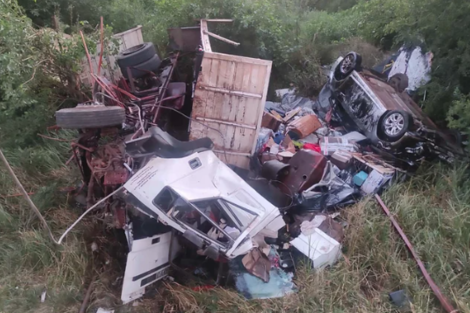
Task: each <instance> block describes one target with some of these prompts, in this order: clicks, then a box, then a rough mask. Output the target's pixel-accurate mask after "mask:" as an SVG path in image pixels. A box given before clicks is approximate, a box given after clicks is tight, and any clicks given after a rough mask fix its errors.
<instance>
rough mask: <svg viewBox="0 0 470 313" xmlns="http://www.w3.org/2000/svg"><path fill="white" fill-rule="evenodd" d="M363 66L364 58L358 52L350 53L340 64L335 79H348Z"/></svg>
mask: <svg viewBox="0 0 470 313" xmlns="http://www.w3.org/2000/svg"><path fill="white" fill-rule="evenodd" d="M361 65H362V57H361V55H360V54H357V53H356V52H349V53H348V54H346V55H345V56H344V58H343V59H342V60H341V62H339V64H338V66H336V69H335V79H336V80H343V79H345V78H346V77H348V76H349V75H350V74H351V73H352V72H353V71H354V70H358V69H360V68H361Z"/></svg>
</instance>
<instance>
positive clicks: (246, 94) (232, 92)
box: [198, 85, 263, 99]
mask: <svg viewBox="0 0 470 313" xmlns="http://www.w3.org/2000/svg"><path fill="white" fill-rule="evenodd" d="M198 88H199V89H206V90H209V91H213V92H220V93H225V94H228V95H234V96H240V97H253V98H258V99H261V98H262V97H263V95H261V94H255V93H249V92H243V91H239V90H228V89H224V88H217V87H211V86H204V85H199V86H198Z"/></svg>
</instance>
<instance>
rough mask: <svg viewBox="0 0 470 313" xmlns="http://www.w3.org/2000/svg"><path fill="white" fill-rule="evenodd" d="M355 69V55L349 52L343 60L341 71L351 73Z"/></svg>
mask: <svg viewBox="0 0 470 313" xmlns="http://www.w3.org/2000/svg"><path fill="white" fill-rule="evenodd" d="M353 69H354V55H352V54H349V55H347V56H345V57H344V59H343V62H341V67H340V71H341V73H343V74H347V73H349V72H350V71H351V70H353Z"/></svg>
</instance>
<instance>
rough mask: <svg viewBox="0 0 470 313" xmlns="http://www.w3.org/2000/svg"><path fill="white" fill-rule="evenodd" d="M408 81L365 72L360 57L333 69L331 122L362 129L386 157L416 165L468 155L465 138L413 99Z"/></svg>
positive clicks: (327, 96) (325, 93)
mask: <svg viewBox="0 0 470 313" xmlns="http://www.w3.org/2000/svg"><path fill="white" fill-rule="evenodd" d="M407 87H408V77H407V76H406V74H395V75H394V76H392V77H391V78H390V79H387V78H384V77H381V75H380V74H379V73H375V72H373V71H369V70H365V69H363V68H362V67H361V56H360V55H358V54H357V53H355V52H350V53H348V54H347V55H346V56H345V57H344V58H339V59H338V60H337V61H336V63H335V64H334V65H333V67H332V70H331V72H330V75H329V81H328V84H327V85H326V86H325V87H324V89H323V90H322V92H321V93H320V98H321V97H323V99H319V100H320V102H323V103H325V102H326V101H328V102H329V104H330V105H331V106H332V108H333V110H332V112H333V114H332V116H331V123H332V124H335V123H336V124H338V125H341V126H345V127H346V128H347V129H349V130H359V131H360V132H362V133H363V134H364V135H366V136H367V137H368V138H369V139H370V140H371V142H372V143H373V144H374V145H375V146H376V147H378V148H379V149H380V150H381V152H382V153H388V154H390V155H393V156H394V157H396V158H399V159H401V160H403V161H406V162H407V163H408V164H410V165H414V164H415V163H416V161H418V160H420V159H422V158H434V157H438V158H440V159H443V160H446V161H450V162H451V161H452V160H453V159H454V158H455V157H456V156H457V155H462V154H463V149H462V146H461V142H459V140H458V139H459V136H457V135H455V134H454V135H453V136H452V134H450V133H449V134H447V133H445V132H443V131H441V130H439V128H438V127H437V126H436V125H435V124H434V123H433V122H432V121H431V119H429V117H427V116H426V115H425V114H424V113H423V112H422V110H421V108H420V107H419V106H418V105H417V104H416V103H415V102H414V101H413V99H412V98H411V97H410V96H409V95H408V94H407V92H406V89H407Z"/></svg>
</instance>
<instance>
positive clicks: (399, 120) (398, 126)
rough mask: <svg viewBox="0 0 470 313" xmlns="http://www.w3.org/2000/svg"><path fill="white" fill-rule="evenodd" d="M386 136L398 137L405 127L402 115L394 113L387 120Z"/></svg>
mask: <svg viewBox="0 0 470 313" xmlns="http://www.w3.org/2000/svg"><path fill="white" fill-rule="evenodd" d="M384 125H385V134H386V135H388V136H396V135H397V134H399V133H400V132H401V131H402V130H403V128H404V127H405V117H404V116H403V115H402V114H400V113H393V114H391V115H390V116H388V117H387V118H386V119H385V122H384Z"/></svg>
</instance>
